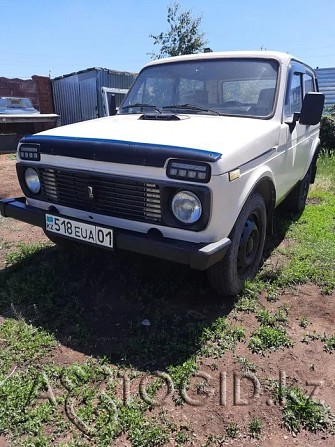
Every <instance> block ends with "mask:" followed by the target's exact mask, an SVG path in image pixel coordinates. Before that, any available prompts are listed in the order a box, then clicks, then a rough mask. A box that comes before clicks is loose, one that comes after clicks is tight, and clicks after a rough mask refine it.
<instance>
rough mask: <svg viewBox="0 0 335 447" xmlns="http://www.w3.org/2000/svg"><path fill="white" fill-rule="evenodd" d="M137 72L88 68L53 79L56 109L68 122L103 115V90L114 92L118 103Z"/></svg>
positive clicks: (104, 104) (62, 121) (104, 100)
mask: <svg viewBox="0 0 335 447" xmlns="http://www.w3.org/2000/svg"><path fill="white" fill-rule="evenodd" d="M135 78H136V73H128V72H120V71H114V70H108V69H106V68H88V69H86V70H82V71H78V72H76V73H71V74H67V75H63V76H59V77H57V78H55V79H52V81H51V84H52V92H53V98H54V106H55V112H56V113H57V114H58V115H60V117H61V123H62V125H64V124H71V123H77V122H79V121H85V120H90V119H94V118H99V117H102V116H106V115H107V114H108V113H107V112H106V92H107V91H108V92H109V93H112V94H113V96H115V103H116V107H118V106H119V105H120V104H121V102H122V100H123V98H124V96H125V94H126V93H127V91H128V89H129V87H130V86H131V85H132V83H133V82H134V80H135Z"/></svg>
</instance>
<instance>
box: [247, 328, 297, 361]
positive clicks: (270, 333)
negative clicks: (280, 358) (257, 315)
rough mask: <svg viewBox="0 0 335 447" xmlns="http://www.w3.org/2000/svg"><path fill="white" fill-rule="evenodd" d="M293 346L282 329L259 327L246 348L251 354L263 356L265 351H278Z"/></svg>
mask: <svg viewBox="0 0 335 447" xmlns="http://www.w3.org/2000/svg"><path fill="white" fill-rule="evenodd" d="M292 346H293V343H292V341H291V340H290V338H289V337H288V335H287V333H286V330H285V329H284V328H274V327H264V326H260V327H259V328H258V329H256V330H255V331H254V332H253V333H252V334H251V337H250V339H249V343H248V348H249V349H250V350H251V351H252V352H256V353H257V354H262V355H263V356H265V353H266V351H278V349H284V348H290V347H292Z"/></svg>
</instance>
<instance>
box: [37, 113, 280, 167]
mask: <svg viewBox="0 0 335 447" xmlns="http://www.w3.org/2000/svg"><path fill="white" fill-rule="evenodd" d="M141 117H142V115H117V116H114V117H107V118H100V119H96V120H91V121H84V122H80V123H76V124H71V125H67V126H62V127H58V128H54V129H51V130H47V131H45V132H41V133H39V134H36V135H34V136H33V137H30V138H31V141H37V140H40V141H42V140H44V139H52V140H54V141H55V140H58V139H59V140H67V141H69V140H74V141H78V140H86V141H91V142H92V141H93V142H96V143H98V142H99V141H101V142H102V141H104V142H108V141H110V142H111V143H117V142H119V143H123V146H122V147H121V146H120V148H119V150H124V151H127V150H128V149H127V148H129V147H132V148H133V149H134V148H136V147H139V148H141V150H143V148H145V147H146V146H148V147H149V146H150V147H151V148H152V147H156V149H155V150H156V151H159V150H161V151H163V150H164V152H165V153H166V154H168V148H169V147H173V148H174V151H173V154H171V156H173V157H175V156H176V152H177V154H178V148H180V150H181V152H183V150H185V149H187V150H195V151H197V153H200V152H202V153H203V154H204V156H205V154H206V153H207V155H210V154H216V155H215V156H214V157H213V158H212V160H210V161H219V160H220V161H219V163H220V165H222V169H223V170H224V171H227V170H229V169H233V168H235V167H237V166H239V165H241V164H243V163H246V162H247V161H249V160H251V159H253V158H255V157H257V156H258V155H260V154H261V153H263V152H264V151H267V150H269V149H271V148H273V147H274V146H276V145H277V144H278V141H279V130H280V125H279V123H278V122H276V121H274V120H264V119H256V118H244V117H228V116H213V115H192V114H190V115H178V117H179V118H180V119H178V120H163V119H157V120H156V119H148V120H143V119H140V118H141ZM30 138H29V139H30ZM78 150H79V148H78ZM135 150H136V149H135ZM139 150H140V149H139ZM77 156H78V157H80V153H79V152H78V155H77ZM177 156H178V155H177ZM188 158H190V157H188ZM222 169H220V171H221V172H222ZM215 171H216V169H215Z"/></svg>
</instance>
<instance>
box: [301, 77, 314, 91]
mask: <svg viewBox="0 0 335 447" xmlns="http://www.w3.org/2000/svg"><path fill="white" fill-rule="evenodd" d="M308 92H315V86H314V81H313V78H312V76H311V75H309V74H304V95H305V94H306V93H308Z"/></svg>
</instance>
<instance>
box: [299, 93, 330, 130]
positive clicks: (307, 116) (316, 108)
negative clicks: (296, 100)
mask: <svg viewBox="0 0 335 447" xmlns="http://www.w3.org/2000/svg"><path fill="white" fill-rule="evenodd" d="M324 102H325V95H324V94H323V93H319V92H310V93H306V95H305V97H304V100H303V102H302V107H301V113H300V120H299V122H300V124H306V125H307V126H315V125H316V124H319V122H320V120H321V116H322V111H323V105H324Z"/></svg>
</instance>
